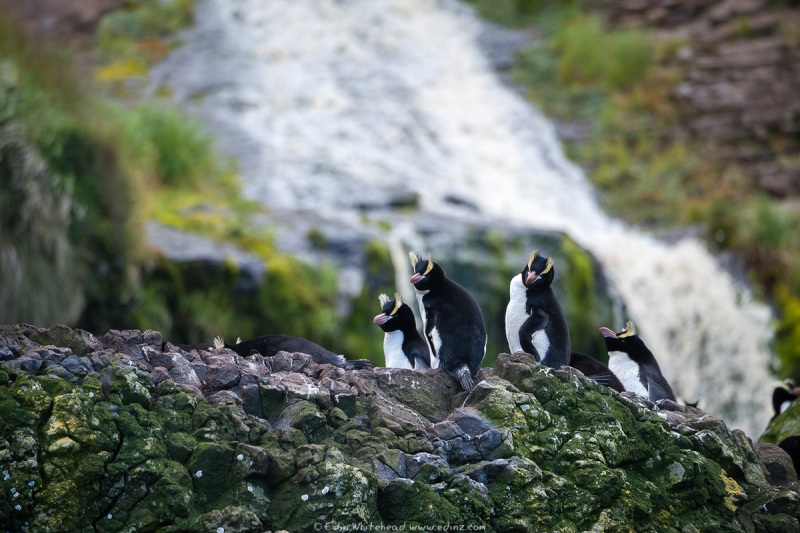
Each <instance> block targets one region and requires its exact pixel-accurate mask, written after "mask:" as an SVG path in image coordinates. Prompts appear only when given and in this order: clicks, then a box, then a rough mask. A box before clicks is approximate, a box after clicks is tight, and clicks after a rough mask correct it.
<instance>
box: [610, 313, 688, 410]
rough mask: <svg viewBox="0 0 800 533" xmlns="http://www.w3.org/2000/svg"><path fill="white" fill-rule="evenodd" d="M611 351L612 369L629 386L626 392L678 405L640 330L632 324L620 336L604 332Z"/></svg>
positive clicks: (627, 325) (626, 387)
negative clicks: (669, 401)
mask: <svg viewBox="0 0 800 533" xmlns="http://www.w3.org/2000/svg"><path fill="white" fill-rule="evenodd" d="M600 333H602V335H603V338H604V340H605V343H606V349H607V350H608V367H609V368H610V369H611V371H612V372H614V374H616V376H617V377H618V378H619V380H620V381H621V382H622V384H623V385H624V386H625V390H627V391H630V392H635V393H636V394H638V395H640V396H643V397H645V398H648V399H649V400H650V401H651V402H656V401H658V400H665V399H667V400H672V401H676V399H675V393H673V392H672V387H670V385H669V382H667V379H666V378H665V377H664V375H663V374H662V373H661V367H660V366H658V361H656V358H655V356H654V355H653V353H652V352H651V351H650V350H649V349H648V348H647V345H645V343H644V341H643V340H642V339H640V338H639V335H637V332H636V326H635V325H634V323H633V322H631V321H630V320H629V321H628V322H627V323H626V324H625V327H624V328H623V329H622V331H620V332H619V333H614V332H613V331H611V330H610V329H608V328H606V327H602V328H600Z"/></svg>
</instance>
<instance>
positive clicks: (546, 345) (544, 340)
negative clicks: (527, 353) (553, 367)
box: [531, 329, 550, 364]
mask: <svg viewBox="0 0 800 533" xmlns="http://www.w3.org/2000/svg"><path fill="white" fill-rule="evenodd" d="M531 344H533V347H534V348H536V354H537V355H538V356H539V362H540V363H543V364H544V361H545V360H546V358H547V352H549V351H550V336H549V335H548V334H547V331H546V330H543V329H540V330H539V331H537V332H535V333H534V334H533V335H531Z"/></svg>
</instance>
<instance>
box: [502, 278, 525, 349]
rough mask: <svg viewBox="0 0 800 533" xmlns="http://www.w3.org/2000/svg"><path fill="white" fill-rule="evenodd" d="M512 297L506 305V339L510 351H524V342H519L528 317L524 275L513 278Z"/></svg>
mask: <svg viewBox="0 0 800 533" xmlns="http://www.w3.org/2000/svg"><path fill="white" fill-rule="evenodd" d="M509 294H510V299H509V302H508V306H506V340H507V341H508V350H509V352H510V353H516V352H522V351H524V350H523V349H522V344H521V343H520V342H519V330H520V329H521V328H522V325H523V324H524V323H525V321H526V320H527V319H528V313H526V312H525V286H524V285H523V284H522V276H521V275H520V274H517V275H516V276H514V277H513V278H512V279H511V286H510V289H509Z"/></svg>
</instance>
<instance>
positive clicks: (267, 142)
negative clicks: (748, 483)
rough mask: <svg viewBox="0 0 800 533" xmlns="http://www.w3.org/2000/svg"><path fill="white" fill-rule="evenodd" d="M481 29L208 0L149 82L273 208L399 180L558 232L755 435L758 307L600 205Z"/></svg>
mask: <svg viewBox="0 0 800 533" xmlns="http://www.w3.org/2000/svg"><path fill="white" fill-rule="evenodd" d="M480 29H481V23H480V22H479V21H478V20H477V19H476V17H475V16H474V15H473V13H472V12H471V11H470V10H469V9H468V8H466V7H464V6H463V5H461V4H459V3H458V2H456V1H454V0H383V1H381V2H375V1H374V0H339V1H336V0H203V1H201V3H200V5H199V7H198V11H197V17H196V27H195V28H194V29H192V30H191V31H189V32H187V34H186V35H185V36H183V41H184V44H183V46H182V47H181V48H179V49H178V50H177V51H175V52H174V53H173V54H171V55H170V56H169V57H168V58H167V59H166V60H165V61H164V62H163V63H162V64H161V65H159V66H158V67H157V68H156V69H155V71H154V72H153V88H155V87H156V86H158V85H162V84H163V85H166V86H169V87H170V89H171V90H172V91H173V94H174V97H175V99H176V101H178V102H180V103H181V104H182V105H184V106H185V107H186V108H187V109H190V110H191V111H192V112H194V113H196V114H197V116H199V117H201V118H202V119H203V120H204V121H205V122H206V123H207V124H208V125H209V127H210V129H211V130H212V131H213V132H214V133H215V135H216V136H217V138H218V141H219V143H220V146H221V147H222V148H223V149H224V150H226V151H227V152H229V153H230V154H232V155H234V156H235V157H236V158H237V159H238V160H239V162H240V163H241V173H242V179H243V182H244V191H245V194H246V195H247V196H249V197H251V198H254V199H258V200H259V201H261V202H263V203H264V204H265V205H266V206H268V207H269V208H270V209H271V210H272V211H273V213H278V214H280V213H287V214H291V213H297V212H306V213H314V215H315V216H318V217H321V218H322V219H323V220H324V219H328V220H337V221H346V222H347V223H350V224H357V223H359V212H358V210H357V209H355V206H359V205H374V204H381V203H385V202H386V201H387V200H386V199H387V198H391V197H392V196H393V195H396V194H398V193H403V192H409V191H410V192H415V193H417V194H418V195H419V198H420V209H421V211H422V212H433V213H448V214H450V215H451V216H453V217H461V218H462V219H465V218H467V219H468V218H469V217H480V218H482V219H486V218H488V219H495V220H498V221H500V222H501V223H502V222H503V221H508V222H509V223H510V222H513V223H514V224H515V225H522V226H526V227H531V228H537V229H544V230H559V231H564V232H566V233H568V234H569V235H570V236H571V237H572V238H573V239H575V240H576V241H577V242H578V243H579V244H581V245H582V246H584V247H585V248H586V249H588V250H590V251H591V252H592V253H593V254H594V255H595V256H596V257H597V258H598V259H599V260H600V261H601V263H602V264H603V266H604V268H605V272H606V274H607V275H608V276H609V278H610V280H611V281H612V283H613V285H614V286H615V288H616V290H617V291H618V292H619V294H620V295H621V297H622V298H623V299H624V301H625V302H626V304H627V307H628V311H629V313H630V315H631V318H632V319H634V320H635V321H636V323H637V326H638V327H639V329H640V330H641V335H642V338H643V339H644V340H645V341H646V342H647V344H648V345H649V346H650V347H651V349H652V350H653V352H654V353H655V354H656V356H657V357H658V359H659V362H660V363H661V366H662V370H663V371H664V374H665V375H666V376H667V377H668V379H670V381H671V383H672V384H673V388H674V389H675V390H676V393H678V394H680V395H681V396H683V397H684V398H686V399H689V400H694V399H698V398H699V399H700V400H701V402H702V404H701V406H702V407H704V408H705V409H706V410H708V411H710V412H712V413H715V414H718V415H721V416H723V417H724V418H725V419H726V420H727V421H728V422H729V423H730V424H731V425H733V426H734V427H740V428H742V429H744V430H745V431H746V432H747V433H748V434H750V435H751V436H757V435H758V434H759V432H760V431H761V430H762V429H763V427H764V426H765V424H766V421H767V420H768V419H769V407H768V396H769V387H770V381H771V378H770V376H769V374H768V371H767V366H768V361H769V357H770V352H769V348H768V345H769V342H770V339H771V329H770V319H771V317H770V313H769V311H768V309H767V308H766V307H765V306H763V305H760V304H758V303H756V302H754V301H753V300H752V299H751V297H750V295H749V292H748V291H747V290H746V289H745V288H744V287H741V286H739V285H738V284H737V283H736V282H735V281H734V280H733V279H732V278H731V277H730V276H729V275H728V274H726V273H725V272H724V271H723V270H722V269H721V268H720V266H719V265H718V264H717V262H716V261H715V260H714V258H713V257H712V256H710V255H709V253H708V252H707V251H706V250H705V249H704V247H703V246H702V245H701V244H700V243H698V242H696V241H695V240H692V239H684V240H681V241H680V242H678V243H676V244H665V243H662V242H659V241H658V240H656V239H655V238H653V237H651V236H648V235H647V234H645V233H643V232H641V231H638V230H636V229H634V228H631V227H628V226H626V225H624V224H622V223H620V222H618V221H615V220H613V219H611V218H609V217H608V216H607V215H606V214H605V213H603V212H602V210H601V209H600V208H599V206H598V204H597V201H596V199H595V197H594V193H593V190H592V188H591V186H590V185H589V183H588V182H587V180H586V178H585V176H584V175H583V174H582V172H581V171H580V169H579V168H577V167H576V166H575V165H573V164H572V163H570V162H569V161H568V160H567V159H566V158H565V157H564V155H563V152H562V148H561V145H560V143H559V141H558V139H557V137H556V135H555V132H554V128H553V126H552V124H551V123H550V122H548V121H547V120H546V119H545V118H544V117H543V116H542V115H541V114H540V113H539V112H538V111H537V110H536V109H534V108H533V107H532V106H530V105H529V104H528V103H526V102H524V101H523V100H522V99H521V98H520V97H519V96H518V95H517V94H516V93H514V92H513V91H512V90H510V89H509V88H508V87H506V86H504V85H503V84H502V82H501V81H500V80H499V79H498V77H497V76H496V74H495V73H494V72H493V71H492V69H491V67H490V65H489V64H488V62H487V60H486V58H485V57H484V55H483V53H482V52H481V50H480V48H479V46H478V44H477V35H478V33H479V31H480ZM447 197H456V198H459V199H461V200H463V201H465V202H466V203H467V204H472V205H474V206H476V207H477V213H476V212H474V211H470V210H468V209H464V208H463V207H459V206H458V205H454V204H453V202H448V201H446V198H447ZM408 223H409V222H408V221H406V222H404V224H408ZM398 231H406V232H408V228H407V226H405V229H403V226H401V228H400V229H395V235H394V236H390V237H389V242H395V243H397V242H398V238H399V237H398V234H397V232H398ZM406 235H407V234H406ZM393 248H396V246H394V247H393ZM395 251H396V250H395ZM523 259H524V258H523ZM600 325H601V324H598V326H600ZM606 325H607V326H609V327H618V326H620V325H621V324H606Z"/></svg>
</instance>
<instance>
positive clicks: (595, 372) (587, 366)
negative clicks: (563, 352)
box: [569, 352, 625, 392]
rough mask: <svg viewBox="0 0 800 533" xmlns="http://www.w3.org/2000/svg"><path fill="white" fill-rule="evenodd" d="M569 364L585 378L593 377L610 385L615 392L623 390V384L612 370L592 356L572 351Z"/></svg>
mask: <svg viewBox="0 0 800 533" xmlns="http://www.w3.org/2000/svg"><path fill="white" fill-rule="evenodd" d="M569 366H571V367H572V368H575V369H577V370H580V371H581V372H582V373H583V375H584V376H586V377H587V378H590V379H593V380H594V381H596V382H598V383H599V384H601V385H605V386H606V387H611V388H612V389H614V390H615V391H617V392H623V391H624V390H625V386H624V385H623V384H622V382H621V381H620V380H619V378H618V377H617V376H616V375H615V374H614V372H612V371H611V369H610V368H608V367H607V366H606V365H604V364H603V363H601V362H600V361H598V360H597V359H595V358H594V357H590V356H588V355H586V354H582V353H580V352H572V354H571V355H570V361H569Z"/></svg>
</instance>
